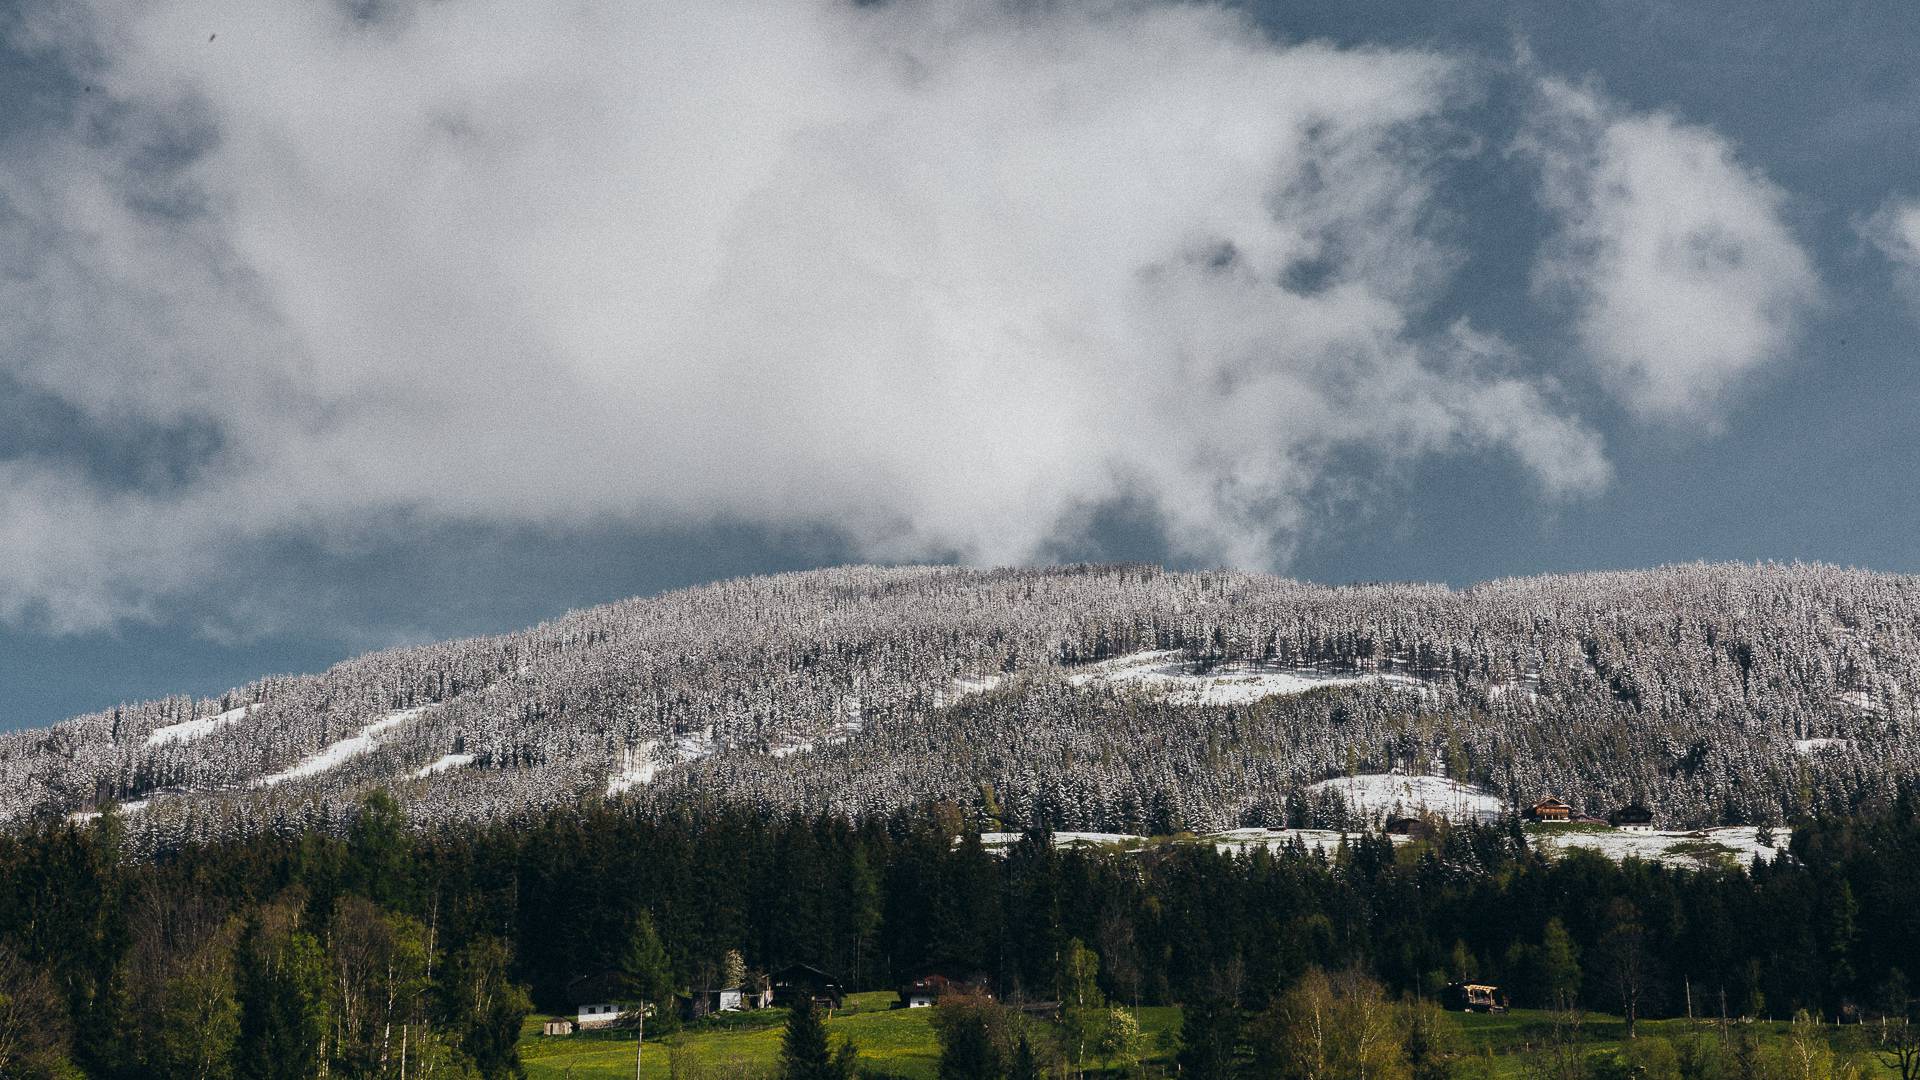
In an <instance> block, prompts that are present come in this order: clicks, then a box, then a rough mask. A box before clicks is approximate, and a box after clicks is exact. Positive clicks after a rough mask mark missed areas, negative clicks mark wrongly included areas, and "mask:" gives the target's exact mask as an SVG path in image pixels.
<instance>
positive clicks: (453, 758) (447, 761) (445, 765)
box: [413, 754, 474, 780]
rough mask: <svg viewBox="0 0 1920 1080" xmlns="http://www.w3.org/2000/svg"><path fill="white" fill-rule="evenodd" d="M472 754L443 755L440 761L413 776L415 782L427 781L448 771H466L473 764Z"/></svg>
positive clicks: (427, 765)
mask: <svg viewBox="0 0 1920 1080" xmlns="http://www.w3.org/2000/svg"><path fill="white" fill-rule="evenodd" d="M473 761H474V757H473V755H472V754H442V755H441V756H440V757H439V758H438V759H436V760H434V761H432V762H429V763H428V764H426V765H422V766H421V767H420V768H419V769H416V770H415V771H414V774H413V778H414V779H415V780H425V779H426V778H427V777H429V776H432V775H433V774H434V773H443V772H446V771H447V770H448V769H464V768H466V767H467V766H469V765H471V764H473Z"/></svg>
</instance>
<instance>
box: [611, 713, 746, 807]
mask: <svg viewBox="0 0 1920 1080" xmlns="http://www.w3.org/2000/svg"><path fill="white" fill-rule="evenodd" d="M719 749H720V744H719V742H718V741H717V740H716V739H715V738H714V737H713V729H712V728H707V729H706V730H704V731H696V732H692V733H690V734H686V735H679V736H675V737H674V740H673V745H672V746H671V747H667V748H663V747H662V746H661V745H660V742H659V740H657V739H648V740H647V741H645V742H643V743H641V744H640V745H639V746H636V747H633V748H631V749H629V750H627V751H626V752H625V753H623V754H622V755H621V759H620V771H619V772H616V773H614V774H613V775H612V776H609V777H607V795H608V796H609V797H611V796H614V795H621V794H625V793H626V792H628V791H631V790H633V789H634V788H636V787H643V786H645V785H647V784H651V783H653V778H654V777H656V776H658V775H660V771H661V770H662V769H671V768H673V767H674V766H676V765H686V764H688V763H690V762H695V761H699V760H700V759H702V758H710V757H712V756H713V755H714V754H715V753H718V752H719Z"/></svg>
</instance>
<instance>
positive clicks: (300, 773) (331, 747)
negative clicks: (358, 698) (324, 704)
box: [255, 705, 433, 787]
mask: <svg viewBox="0 0 1920 1080" xmlns="http://www.w3.org/2000/svg"><path fill="white" fill-rule="evenodd" d="M431 708H433V706H431V705H422V706H419V707H418V708H413V709H401V710H400V711H398V712H390V713H388V714H387V715H385V716H383V717H381V718H380V719H378V720H375V721H374V722H373V723H371V724H368V725H367V726H366V727H363V728H361V729H360V733H359V734H358V735H349V736H347V737H346V738H344V739H340V740H339V741H337V742H332V743H328V744H327V745H326V746H325V747H322V748H321V750H320V752H319V753H317V754H315V755H313V756H312V757H310V758H307V759H306V760H304V761H302V762H300V763H299V764H298V765H295V766H293V767H292V768H290V769H286V770H284V771H281V772H277V773H274V774H273V775H272V776H265V777H261V778H260V779H259V780H257V781H255V783H257V784H258V785H259V786H261V787H272V786H273V785H275V784H282V783H285V782H286V781H288V780H301V779H305V778H306V777H309V776H318V775H319V774H321V773H323V772H326V771H328V770H330V769H336V768H339V767H340V766H341V765H343V764H345V763H346V762H348V761H351V760H353V759H354V758H357V757H359V756H360V755H362V754H364V753H366V752H368V751H369V750H372V749H373V748H374V747H376V746H378V745H380V737H381V736H382V735H385V734H387V733H388V732H390V731H392V730H394V729H395V728H397V727H400V726H401V725H403V724H406V723H407V722H408V721H410V720H412V719H414V718H415V717H417V716H419V715H420V714H421V713H424V712H426V711H427V710H428V709H431Z"/></svg>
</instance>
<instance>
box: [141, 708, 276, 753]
mask: <svg viewBox="0 0 1920 1080" xmlns="http://www.w3.org/2000/svg"><path fill="white" fill-rule="evenodd" d="M258 708H260V703H259V702H255V703H254V704H252V705H242V706H240V707H239V708H237V709H228V710H227V711H226V712H223V713H216V714H215V715H213V716H202V717H197V718H195V719H193V720H182V721H181V722H179V723H177V724H168V725H167V726H166V727H157V728H154V729H153V730H152V731H149V732H147V745H148V746H149V747H153V746H165V745H166V744H168V743H185V742H192V741H194V740H195V739H203V738H206V737H207V736H208V735H211V734H213V733H214V732H216V731H218V730H220V729H221V728H223V727H226V726H227V725H228V724H237V723H239V722H240V721H242V720H245V719H246V718H247V717H248V716H249V715H251V714H252V713H253V712H254V710H256V709H258Z"/></svg>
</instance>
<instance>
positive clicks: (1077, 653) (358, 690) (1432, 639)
mask: <svg viewBox="0 0 1920 1080" xmlns="http://www.w3.org/2000/svg"><path fill="white" fill-rule="evenodd" d="M1917 698H1920V578H1914V577H1900V576H1888V575H1880V574H1873V573H1867V572H1862V571H1854V570H1842V569H1836V568H1832V567H1825V566H1780V565H1762V566H1746V565H1687V566H1676V567H1669V568H1664V569H1658V570H1650V571H1643V572H1632V573H1615V574H1587V575H1570V576H1547V577H1535V578H1525V579H1512V580H1502V581H1494V582H1489V583H1486V584H1482V585H1479V586H1475V587H1473V588H1470V589H1465V590H1452V589H1449V588H1446V587H1443V586H1429V585H1357V586H1348V587H1340V588H1330V587H1323V586H1317V585H1308V584H1302V583H1299V582H1294V581H1290V580H1286V579H1282V578H1276V577H1270V576H1263V575H1256V574H1244V573H1228V572H1208V573H1173V572H1168V571H1164V570H1161V569H1159V568H1155V567H1140V566H1103V567H1069V568H1059V569H1039V570H995V571H975V570H965V569H952V568H903V569H887V568H873V567H853V568H844V569H835V570H824V571H815V572H809V573H798V574H787V575H780V576H774V577H760V578H749V579H742V580H737V581H729V582H723V583H720V584H716V585H711V586H705V587H700V588H695V589H688V590H684V591H680V592H674V593H669V594H666V595H663V596H659V597H656V598H651V599H643V600H633V601H627V602H623V603H617V604H610V605H606V606H604V607H598V608H593V609H590V610H585V611H580V612H575V613H573V614H570V615H567V616H565V617H563V618H560V619H557V620H554V621H552V622H549V623H543V624H541V625H539V626H536V627H534V628H532V629H529V630H526V631H523V632H520V633H514V634H507V635H503V636H499V637H488V638H476V639H471V640H463V641H452V642H447V643H443V644H437V645H431V646H422V647H413V648H402V649H394V650H390V651H386V652H380V653H374V654H371V655H368V656H363V657H360V658H358V659H354V660H351V661H348V662H345V663H342V664H339V665H337V666H335V667H334V668H332V669H331V670H329V671H327V672H325V673H323V674H319V675H304V676H285V677H281V676H276V677H270V678H263V679H261V680H259V681H257V682H255V683H252V684H250V685H248V686H245V687H241V688H239V689H236V690H234V691H231V692H230V693H228V694H225V695H223V696H221V697H219V698H214V699H206V700H195V699H190V698H184V697H180V698H168V699H162V700H157V701H150V702H144V703H140V704H134V705H126V706H122V707H120V708H117V709H113V710H111V711H108V712H103V713H98V714H93V715H88V716H82V717H78V718H76V719H73V720H70V721H67V722H65V723H61V724H57V725H55V726H53V727H51V728H47V729H42V730H33V731H21V732H14V733H10V734H6V735H4V736H0V817H4V818H5V819H6V820H12V821H19V820H23V819H48V818H55V817H59V816H63V815H70V814H80V813H86V812H89V811H92V810H94V809H96V808H98V807H99V806H101V805H103V804H105V803H107V802H109V801H113V802H118V803H120V804H121V805H122V806H123V807H125V808H127V810H128V813H127V814H126V819H127V826H128V829H129V834H130V836H132V837H133V838H135V840H136V841H137V842H138V843H140V844H142V845H144V846H147V847H149V848H152V847H166V846H170V845H172V844H174V843H177V842H179V841H182V840H186V839H192V838H211V837H229V836H237V835H243V834H249V833H253V832H258V831H260V830H263V829H264V830H272V831H276V832H282V831H289V832H290V831H293V830H296V829H299V828H303V827H307V826H313V825H320V826H323V827H324V826H326V825H328V824H330V823H338V822H340V821H342V820H343V819H344V818H345V816H346V815H347V814H348V812H349V809H350V808H351V807H352V806H353V805H355V804H356V803H357V801H358V800H359V799H360V798H361V797H362V796H363V795H364V793H365V791H366V789H368V788H369V787H372V786H385V787H388V788H390V789H391V790H392V791H393V792H394V793H395V795H396V796H397V797H398V798H399V799H400V800H401V802H402V803H403V805H405V806H406V807H407V808H408V810H409V812H410V813H411V814H412V815H414V817H415V818H416V819H420V820H425V821H446V820H456V819H458V820H470V819H493V820H498V819H501V818H508V817H514V816H518V815H524V814H526V813H528V812H529V811H533V810H536V809H539V808H542V807H545V806H549V805H552V804H555V803H558V802H567V801H578V800H583V799H597V798H613V799H630V800H641V801H650V802H656V803H682V804H686V803H716V804H717V803H721V802H728V803H745V804H749V805H759V806H763V807H766V808H769V809H794V808H798V809H806V810H818V809H831V810H834V811H838V812H844V813H850V814H856V815H858V814H867V813H874V812H880V811H886V810H890V809H895V808H899V807H902V806H908V805H913V804H918V803H923V802H927V801H931V800H945V801H951V802H957V803H959V804H961V805H962V806H964V807H967V808H970V809H971V810H973V811H975V812H976V813H977V815H978V817H979V818H980V819H981V820H983V821H998V822H1003V823H1005V824H1007V825H1008V826H1013V827H1018V826H1023V825H1029V824H1048V825H1051V826H1053V827H1056V828H1080V829H1096V830H1111V831H1122V832H1148V833H1164V832H1170V831H1175V830H1179V829H1196V830H1217V829H1224V828H1232V827H1235V826H1242V825H1335V826H1338V825H1343V824H1347V823H1348V822H1347V821H1346V819H1347V818H1348V817H1349V816H1350V815H1349V811H1348V809H1347V808H1346V807H1345V805H1344V801H1343V800H1342V799H1341V798H1340V797H1339V794H1338V793H1339V791H1340V790H1341V787H1340V785H1324V784H1322V783H1321V782H1323V781H1326V780H1328V779H1331V778H1336V777H1344V776H1349V775H1354V774H1364V773H1384V772H1388V771H1392V770H1399V771H1402V772H1407V773H1432V774H1440V775H1446V776H1448V777H1450V778H1452V779H1454V780H1456V781H1460V782H1464V783H1468V784H1472V785H1475V786H1476V787H1477V788H1478V789H1481V790H1483V791H1484V792H1486V793H1489V794H1490V795H1492V796H1493V797H1495V798H1496V799H1498V800H1500V801H1501V802H1504V803H1508V804H1515V803H1521V802H1526V801H1530V800H1532V799H1535V798H1538V797H1543V796H1546V795H1554V796H1558V797H1560V798H1562V799H1565V800H1567V801H1568V802H1570V803H1571V804H1573V806H1574V807H1575V808H1576V810H1577V811H1581V812H1587V813H1593V814H1604V813H1606V812H1607V811H1608V810H1610V809H1613V808H1616V807H1618V806H1620V805H1622V804H1624V803H1628V802H1636V801H1637V802H1642V803H1644V804H1646V805H1647V806H1649V807H1651V808H1652V809H1653V810H1654V812H1655V814H1656V818H1657V820H1658V821H1659V822H1660V823H1661V824H1662V825H1663V826H1665V827H1670V828H1671V827H1692V826H1704V825H1714V824H1733V823H1775V822H1784V821H1787V820H1790V819H1794V818H1800V817H1806V816H1818V815H1821V814H1823V813H1830V812H1836V811H1840V810H1844V809H1850V808H1852V807H1855V806H1858V805H1861V804H1862V803H1865V802H1870V801H1873V800H1877V799H1884V798H1887V797H1890V796H1891V795H1893V794H1894V793H1895V792H1896V791H1897V790H1898V789H1899V787H1900V786H1901V785H1903V784H1908V785H1910V784H1913V783H1915V777H1916V776H1920V728H1917V727H1916V715H1915V702H1916V699H1917ZM1316 785H1318V786H1317V787H1316Z"/></svg>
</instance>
